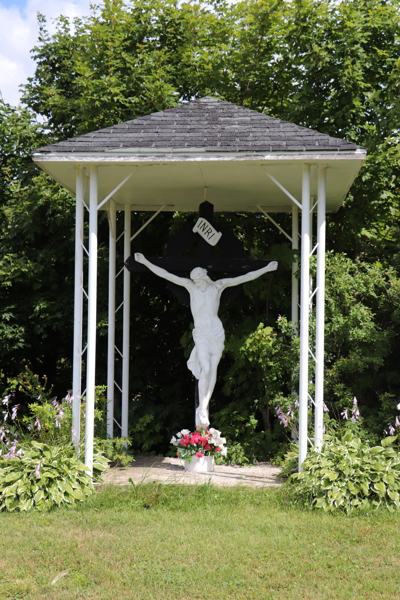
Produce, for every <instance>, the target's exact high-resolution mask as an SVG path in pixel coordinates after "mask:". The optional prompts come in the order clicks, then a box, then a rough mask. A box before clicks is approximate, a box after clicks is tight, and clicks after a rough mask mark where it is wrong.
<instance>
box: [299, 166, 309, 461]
mask: <svg viewBox="0 0 400 600" xmlns="http://www.w3.org/2000/svg"><path fill="white" fill-rule="evenodd" d="M309 213H310V165H308V164H303V170H302V218H301V265H300V268H301V272H300V386H299V469H301V465H302V464H303V462H304V460H305V458H306V456H307V438H308V436H307V426H308V337H309V335H308V327H309V290H310V231H309V228H310V217H309Z"/></svg>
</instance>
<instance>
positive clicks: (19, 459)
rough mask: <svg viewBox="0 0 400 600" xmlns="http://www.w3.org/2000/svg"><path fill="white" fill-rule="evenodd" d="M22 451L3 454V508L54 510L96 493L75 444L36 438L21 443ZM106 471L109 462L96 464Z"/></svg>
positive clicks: (0, 480) (0, 476)
mask: <svg viewBox="0 0 400 600" xmlns="http://www.w3.org/2000/svg"><path fill="white" fill-rule="evenodd" d="M17 452H18V453H19V454H18V455H17V454H15V455H14V456H10V457H8V458H3V457H0V511H2V510H4V511H8V512H12V511H14V510H16V511H28V510H30V509H32V508H35V509H37V510H39V511H45V510H51V509H52V508H55V507H56V506H57V507H59V506H61V505H62V504H64V503H66V504H70V505H73V504H75V502H83V501H84V500H85V499H86V498H87V497H88V496H89V495H90V494H91V493H92V492H93V483H92V478H91V477H90V475H89V473H88V468H87V467H86V466H85V465H84V464H83V463H82V462H81V461H80V460H78V459H77V457H76V450H75V448H74V446H73V445H72V444H70V445H69V446H68V445H64V446H54V445H53V446H48V445H47V444H41V443H40V442H35V441H34V440H33V441H31V442H29V443H25V444H20V446H19V450H18V451H17ZM95 464H96V468H97V469H98V470H100V471H103V470H104V469H105V468H106V467H107V461H106V462H104V460H102V457H99V460H98V461H97V462H96V463H95Z"/></svg>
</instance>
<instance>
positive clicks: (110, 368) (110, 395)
mask: <svg viewBox="0 0 400 600" xmlns="http://www.w3.org/2000/svg"><path fill="white" fill-rule="evenodd" d="M108 218H109V221H108V226H109V250H108V253H109V254H108V358H107V437H108V438H113V437H114V371H115V360H114V357H115V352H114V346H115V271H116V268H115V265H116V255H117V250H116V248H117V244H116V241H117V240H116V238H117V235H116V232H117V211H116V204H115V202H114V200H111V202H110V204H109V211H108Z"/></svg>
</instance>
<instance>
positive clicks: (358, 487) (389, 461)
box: [287, 432, 400, 513]
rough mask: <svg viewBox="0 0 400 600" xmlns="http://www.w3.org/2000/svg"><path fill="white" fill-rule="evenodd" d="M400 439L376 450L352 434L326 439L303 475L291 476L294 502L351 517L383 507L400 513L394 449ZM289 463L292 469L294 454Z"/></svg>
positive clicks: (399, 459)
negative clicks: (358, 511) (351, 513)
mask: <svg viewBox="0 0 400 600" xmlns="http://www.w3.org/2000/svg"><path fill="white" fill-rule="evenodd" d="M327 438H328V436H327ZM397 438H398V436H391V437H387V438H385V439H384V440H382V442H381V445H380V446H374V447H370V446H368V445H367V444H365V443H363V442H362V441H361V440H360V439H359V438H352V436H351V433H350V432H348V433H346V434H345V436H344V437H343V438H342V439H341V440H338V439H335V438H330V439H329V438H328V439H326V441H325V444H324V446H323V448H322V450H321V451H320V452H318V451H317V450H315V449H312V450H311V451H310V452H309V454H308V456H307V458H306V460H305V461H304V463H303V470H302V472H300V473H293V474H292V475H291V476H290V478H289V482H288V486H289V496H290V498H291V500H292V502H293V503H294V504H301V505H303V506H308V507H310V508H313V509H315V508H319V509H323V510H325V511H327V512H332V511H335V510H340V511H344V512H346V513H350V512H352V511H353V510H355V509H361V510H365V509H371V508H378V507H379V506H386V507H387V508H388V509H389V510H391V511H393V510H395V509H396V508H397V509H400V493H399V491H400V454H399V452H398V450H397V449H396V448H395V447H394V444H395V443H396V442H397ZM287 461H288V465H287V466H288V468H292V467H293V456H292V453H289V454H288V458H287Z"/></svg>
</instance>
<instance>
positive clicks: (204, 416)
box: [196, 407, 210, 431]
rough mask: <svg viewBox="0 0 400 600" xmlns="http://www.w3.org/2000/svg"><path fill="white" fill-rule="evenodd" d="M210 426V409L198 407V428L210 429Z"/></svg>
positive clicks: (198, 429)
mask: <svg viewBox="0 0 400 600" xmlns="http://www.w3.org/2000/svg"><path fill="white" fill-rule="evenodd" d="M209 427H210V421H209V419H208V411H206V410H200V407H198V408H196V429H197V431H200V429H208V428H209Z"/></svg>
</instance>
